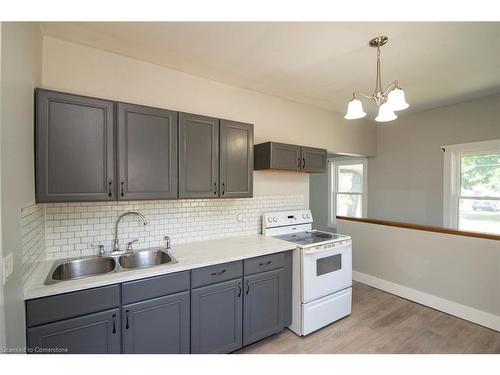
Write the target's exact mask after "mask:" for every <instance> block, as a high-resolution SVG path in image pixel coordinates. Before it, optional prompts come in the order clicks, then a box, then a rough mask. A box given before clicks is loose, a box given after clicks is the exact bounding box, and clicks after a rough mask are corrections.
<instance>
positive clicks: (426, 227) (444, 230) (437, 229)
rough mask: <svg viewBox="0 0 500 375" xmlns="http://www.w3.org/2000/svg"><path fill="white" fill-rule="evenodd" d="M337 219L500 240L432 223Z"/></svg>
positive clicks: (486, 234) (494, 235)
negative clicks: (431, 224)
mask: <svg viewBox="0 0 500 375" xmlns="http://www.w3.org/2000/svg"><path fill="white" fill-rule="evenodd" d="M337 219H339V220H348V221H358V222H360V223H368V224H378V225H386V226H390V227H398V228H406V229H414V230H422V231H426V232H436V233H445V234H453V235H456V236H465V237H476V238H485V239H488V240H496V241H500V236H499V235H496V234H488V233H480V232H467V231H463V230H456V229H450V228H444V227H434V226H430V225H420V224H409V223H401V222H399V221H389V220H377V219H366V218H359V217H348V216H337Z"/></svg>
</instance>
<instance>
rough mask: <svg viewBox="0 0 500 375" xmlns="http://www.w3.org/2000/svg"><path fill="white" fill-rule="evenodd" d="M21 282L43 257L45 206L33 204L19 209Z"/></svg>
mask: <svg viewBox="0 0 500 375" xmlns="http://www.w3.org/2000/svg"><path fill="white" fill-rule="evenodd" d="M21 234H22V245H23V248H22V251H23V255H22V264H23V283H26V281H27V280H28V278H29V276H30V275H31V273H32V272H33V270H34V269H35V267H36V265H37V264H38V262H40V261H41V260H43V259H44V258H45V247H46V244H45V207H44V206H43V205H40V204H33V205H30V206H27V207H24V208H23V209H22V210H21Z"/></svg>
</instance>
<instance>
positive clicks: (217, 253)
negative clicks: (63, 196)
mask: <svg viewBox="0 0 500 375" xmlns="http://www.w3.org/2000/svg"><path fill="white" fill-rule="evenodd" d="M295 247H296V245H295V244H293V243H291V242H287V241H282V240H278V239H276V238H272V237H266V236H263V235H260V234H255V235H250V236H241V237H228V238H222V239H217V240H206V241H197V242H190V243H185V244H179V245H176V246H173V247H172V248H171V249H170V250H169V253H170V254H171V255H172V256H173V257H174V258H175V259H177V261H178V263H174V264H163V265H160V266H154V267H150V268H143V269H136V270H129V271H121V272H113V273H108V274H104V275H99V276H90V277H85V278H81V279H77V280H67V281H61V282H57V283H54V284H50V285H44V282H45V279H46V278H47V275H48V273H49V271H50V269H51V267H52V265H53V264H54V260H47V261H43V262H41V264H40V265H39V266H38V267H37V269H36V270H35V272H34V273H33V275H32V277H31V279H30V280H29V281H28V283H27V285H26V287H25V290H24V299H25V300H28V299H33V298H39V297H46V296H50V295H54V294H60V293H68V292H73V291H76V290H82V289H88V288H95V287H98V286H103V285H110V284H117V283H121V282H125V281H130V280H137V279H142V278H145V277H150V276H158V275H165V274H168V273H173V272H179V271H185V270H190V269H194V268H199V267H205V266H211V265H214V264H219V263H225V262H232V261H236V260H241V259H246V258H252V257H256V256H260V255H266V254H272V253H278V252H281V251H286V250H292V249H295Z"/></svg>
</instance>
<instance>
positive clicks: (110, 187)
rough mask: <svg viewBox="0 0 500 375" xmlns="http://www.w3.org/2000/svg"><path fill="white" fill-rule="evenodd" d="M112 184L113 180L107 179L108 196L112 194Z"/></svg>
mask: <svg viewBox="0 0 500 375" xmlns="http://www.w3.org/2000/svg"><path fill="white" fill-rule="evenodd" d="M112 186H113V180H108V197H111V196H112V195H113V192H112V191H111V189H112Z"/></svg>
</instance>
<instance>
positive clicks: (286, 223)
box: [262, 210, 352, 336]
mask: <svg viewBox="0 0 500 375" xmlns="http://www.w3.org/2000/svg"><path fill="white" fill-rule="evenodd" d="M312 223H313V218H312V214H311V211H310V210H300V211H285V212H269V213H265V214H264V215H263V216H262V234H264V235H266V236H272V237H275V238H279V239H281V240H285V241H289V242H293V243H295V244H296V245H297V249H296V250H295V251H294V254H293V283H292V325H291V326H290V327H289V328H290V329H291V330H292V331H294V332H295V333H296V334H297V335H300V336H305V335H308V334H309V333H311V332H313V331H316V330H317V329H320V328H322V327H324V326H326V325H328V324H330V323H332V322H334V321H336V320H339V319H341V318H343V317H345V316H347V315H349V314H350V313H351V307H352V241H351V237H349V236H345V235H342V234H337V233H329V232H322V231H317V230H313V229H312Z"/></svg>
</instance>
